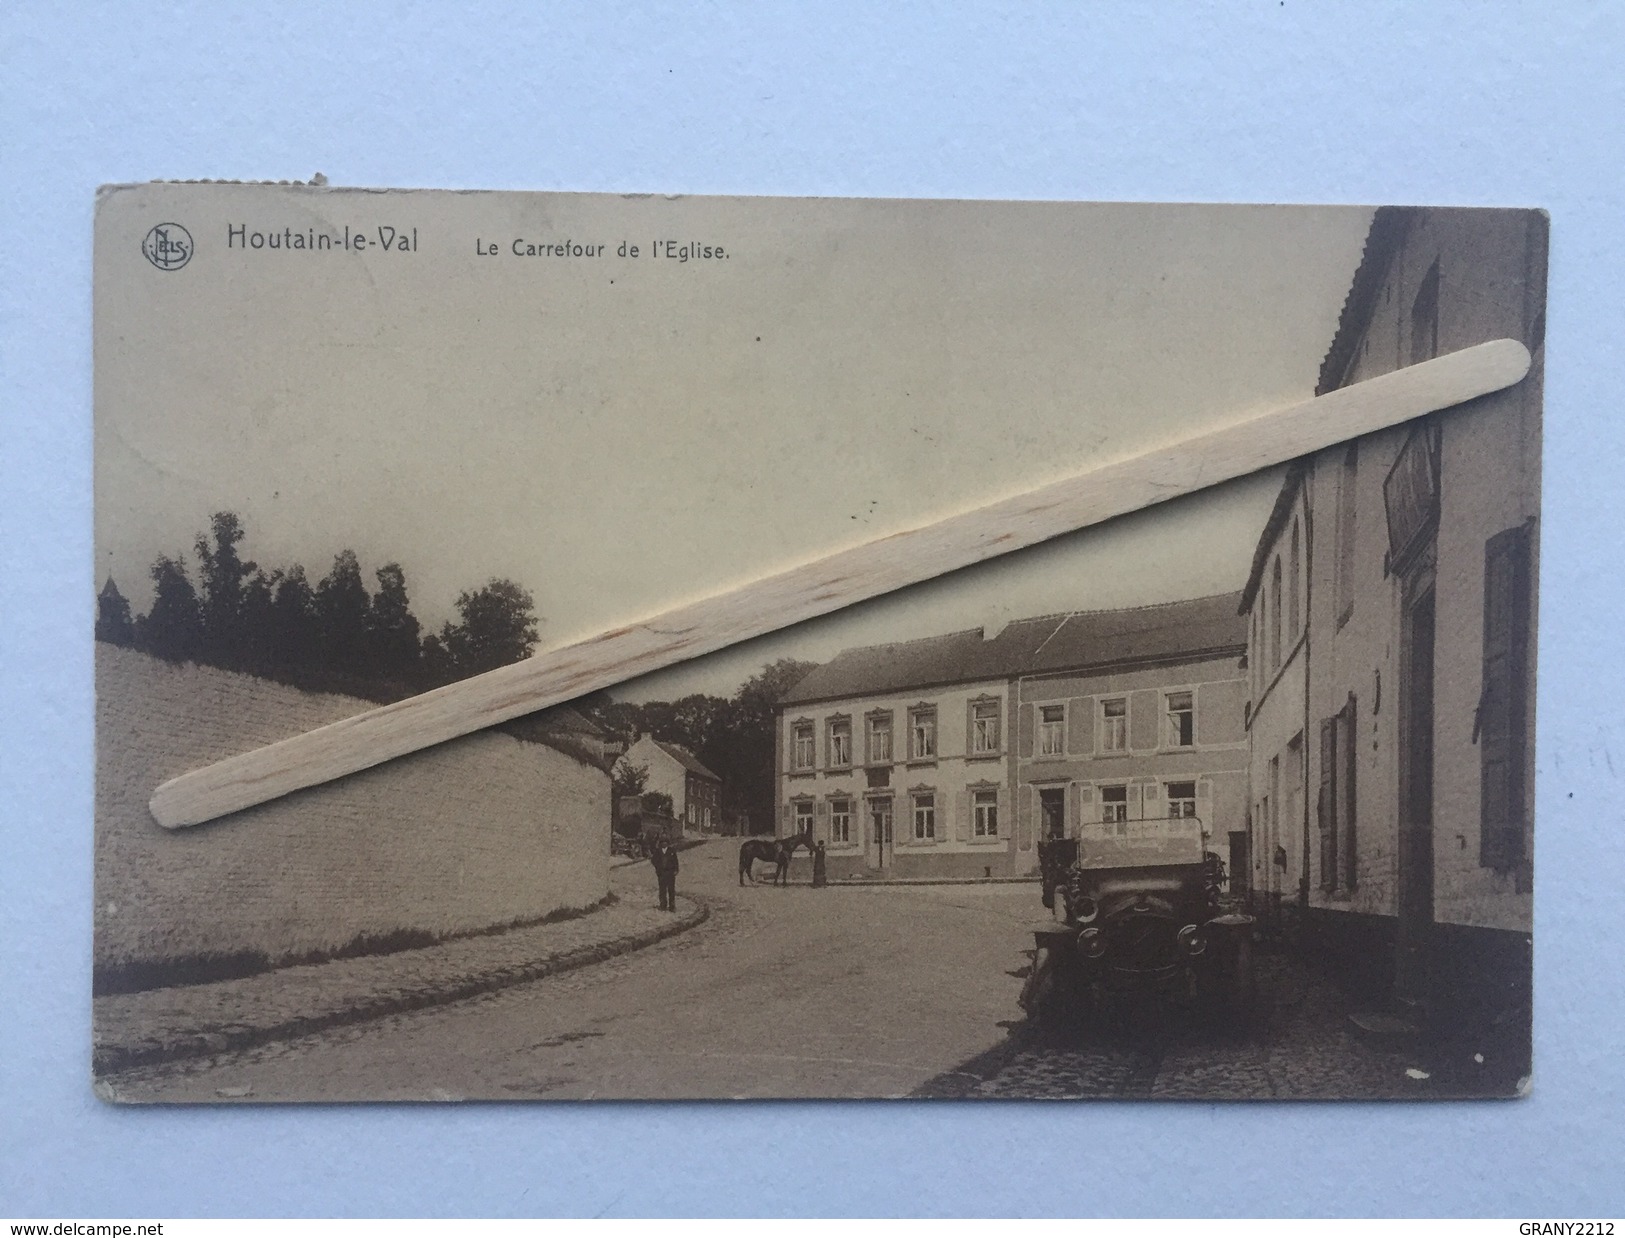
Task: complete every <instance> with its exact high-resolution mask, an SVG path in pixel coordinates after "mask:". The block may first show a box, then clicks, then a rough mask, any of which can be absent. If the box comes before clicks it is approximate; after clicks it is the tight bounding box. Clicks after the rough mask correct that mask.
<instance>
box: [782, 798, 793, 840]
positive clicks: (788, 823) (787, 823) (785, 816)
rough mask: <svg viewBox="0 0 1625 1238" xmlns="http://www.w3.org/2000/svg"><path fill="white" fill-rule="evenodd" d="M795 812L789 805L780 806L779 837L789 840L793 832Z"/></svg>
mask: <svg viewBox="0 0 1625 1238" xmlns="http://www.w3.org/2000/svg"><path fill="white" fill-rule="evenodd" d="M794 813H795V810H794V809H793V808H792V807H791V806H790V805H789V804H780V805H779V837H780V838H788V837H789V836H790V834H791V833H792V831H793V828H794V827H793V824H792V823H793V822H794V821H795V815H794Z"/></svg>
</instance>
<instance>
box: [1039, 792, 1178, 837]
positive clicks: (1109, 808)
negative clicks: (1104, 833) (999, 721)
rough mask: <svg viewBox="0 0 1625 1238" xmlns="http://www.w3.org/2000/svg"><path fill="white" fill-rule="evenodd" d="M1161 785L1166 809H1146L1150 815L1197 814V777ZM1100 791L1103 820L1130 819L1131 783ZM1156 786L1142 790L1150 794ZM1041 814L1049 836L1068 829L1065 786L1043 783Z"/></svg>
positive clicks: (1040, 803)
mask: <svg viewBox="0 0 1625 1238" xmlns="http://www.w3.org/2000/svg"><path fill="white" fill-rule="evenodd" d="M1161 785H1162V790H1163V793H1164V798H1165V800H1166V803H1167V807H1166V809H1164V810H1163V812H1161V813H1150V812H1148V813H1146V814H1144V815H1147V816H1166V817H1178V818H1181V819H1186V818H1191V817H1195V816H1196V780H1195V779H1184V780H1181V781H1176V782H1165V783H1163V784H1161ZM1097 790H1098V791H1099V793H1100V820H1102V821H1106V822H1117V821H1127V820H1128V819H1129V784H1128V783H1126V782H1125V783H1107V784H1105V785H1102V786H1099V787H1098V788H1097ZM1155 790H1156V787H1155V786H1152V787H1151V788H1150V789H1149V790H1148V791H1144V792H1142V793H1143V794H1145V795H1146V796H1147V798H1150V797H1151V795H1152V793H1153V792H1155ZM1147 807H1149V805H1147ZM1038 810H1039V817H1040V820H1041V821H1042V823H1043V831H1044V834H1045V836H1046V837H1049V838H1060V837H1062V836H1064V835H1065V833H1066V788H1065V787H1040V788H1039V789H1038Z"/></svg>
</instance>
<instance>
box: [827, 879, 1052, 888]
mask: <svg viewBox="0 0 1625 1238" xmlns="http://www.w3.org/2000/svg"><path fill="white" fill-rule="evenodd" d="M1042 880H1043V878H1042V877H897V878H886V879H884V880H871V879H870V878H867V877H860V878H856V879H852V878H842V879H841V880H839V881H832V882H830V883H829V886H828V887H827V888H828V889H831V890H863V889H867V888H868V887H869V886H1024V885H1034V886H1035V885H1038V884H1039V883H1040V882H1041V881H1042Z"/></svg>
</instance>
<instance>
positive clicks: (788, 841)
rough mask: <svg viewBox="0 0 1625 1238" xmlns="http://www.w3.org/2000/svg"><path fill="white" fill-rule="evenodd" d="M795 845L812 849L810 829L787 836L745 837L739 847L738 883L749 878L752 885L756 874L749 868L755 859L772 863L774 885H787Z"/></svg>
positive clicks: (741, 883) (742, 883)
mask: <svg viewBox="0 0 1625 1238" xmlns="http://www.w3.org/2000/svg"><path fill="white" fill-rule="evenodd" d="M797 847H805V848H807V850H808V851H811V850H812V849H813V840H812V831H811V830H807V831H805V832H804V833H801V834H792V835H790V836H789V837H788V838H749V839H746V840H745V842H744V843H743V844H741V845H740V848H739V884H740V885H744V884H745V882H746V880H749V881H750V882H751V883H752V884H753V885H754V884H755V882H756V876H755V874H754V873H753V872H752V871H751V868H752V866H753V865H754V864H755V863H756V861H757V860H763V861H765V862H767V863H770V864H772V865H774V870H773V884H774V885H776V886H777V885H783V886H787V885H789V884H790V857H791V856H793V855H794V854H795V853H796V848H797Z"/></svg>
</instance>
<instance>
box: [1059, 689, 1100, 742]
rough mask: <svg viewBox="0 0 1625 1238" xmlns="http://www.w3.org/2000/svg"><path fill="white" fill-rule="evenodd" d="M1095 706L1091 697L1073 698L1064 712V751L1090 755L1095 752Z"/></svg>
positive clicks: (1096, 707)
mask: <svg viewBox="0 0 1625 1238" xmlns="http://www.w3.org/2000/svg"><path fill="white" fill-rule="evenodd" d="M1098 708H1099V706H1097V705H1096V704H1095V698H1094V697H1092V696H1075V697H1073V698H1072V700H1071V702H1070V704H1069V705H1068V707H1067V711H1066V750H1067V751H1068V752H1071V753H1085V754H1087V753H1091V752H1093V751H1094V750H1095V710H1096V709H1098Z"/></svg>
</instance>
